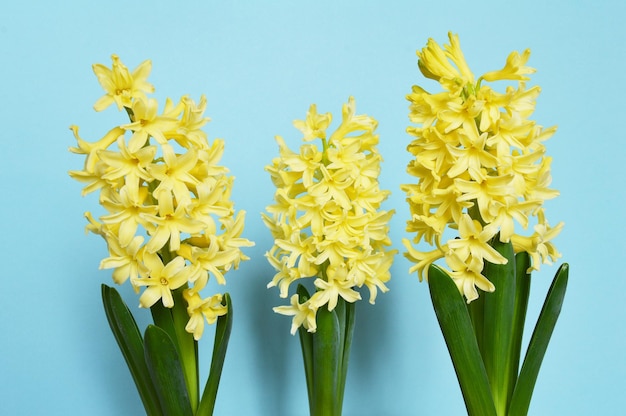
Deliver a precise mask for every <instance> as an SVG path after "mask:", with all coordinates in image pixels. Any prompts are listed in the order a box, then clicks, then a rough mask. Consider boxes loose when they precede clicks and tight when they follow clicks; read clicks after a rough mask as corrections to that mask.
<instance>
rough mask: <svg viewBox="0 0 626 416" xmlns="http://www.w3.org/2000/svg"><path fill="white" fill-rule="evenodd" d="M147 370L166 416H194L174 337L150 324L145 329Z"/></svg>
mask: <svg viewBox="0 0 626 416" xmlns="http://www.w3.org/2000/svg"><path fill="white" fill-rule="evenodd" d="M144 348H145V353H146V364H147V365H148V371H149V372H150V376H151V377H152V381H153V383H154V385H155V387H156V390H157V394H158V396H159V402H160V403H161V408H162V409H163V414H164V415H165V416H193V411H192V410H191V404H190V403H189V394H188V392H187V384H186V382H185V376H184V374H183V369H182V366H181V363H180V358H179V356H178V351H177V349H176V345H175V344H174V341H172V339H171V338H170V336H169V335H168V334H167V333H166V332H165V331H164V330H163V329H161V328H159V327H158V326H155V325H149V326H148V328H146V333H145V345H144Z"/></svg>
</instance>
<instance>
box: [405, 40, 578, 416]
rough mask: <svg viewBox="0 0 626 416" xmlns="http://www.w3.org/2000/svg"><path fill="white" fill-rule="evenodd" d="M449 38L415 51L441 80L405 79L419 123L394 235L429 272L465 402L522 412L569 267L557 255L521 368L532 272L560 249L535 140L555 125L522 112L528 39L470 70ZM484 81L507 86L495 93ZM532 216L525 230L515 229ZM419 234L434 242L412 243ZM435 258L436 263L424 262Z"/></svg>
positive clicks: (484, 410) (529, 91)
mask: <svg viewBox="0 0 626 416" xmlns="http://www.w3.org/2000/svg"><path fill="white" fill-rule="evenodd" d="M449 41H450V43H449V44H446V45H444V47H443V48H441V47H440V46H439V45H438V44H437V43H436V42H435V41H434V40H432V39H429V40H428V43H427V45H426V47H425V48H423V49H422V50H421V51H418V52H417V55H418V58H419V59H418V67H419V69H420V71H421V72H422V74H423V75H424V76H425V77H426V78H429V79H433V80H435V81H437V82H438V83H439V84H440V85H441V87H442V89H443V91H442V92H439V93H435V94H431V93H429V92H427V91H426V90H425V89H423V88H421V87H418V86H414V87H413V91H412V93H411V94H409V95H408V96H407V99H408V100H409V101H410V103H411V105H410V115H409V118H410V120H411V121H412V122H414V123H417V124H419V126H417V127H414V126H411V127H409V128H408V129H407V131H408V133H409V134H410V135H411V136H413V138H414V139H413V141H412V142H411V143H410V144H409V146H408V150H409V152H410V153H411V154H412V155H413V156H414V159H413V160H412V161H411V162H410V163H409V166H408V172H409V173H410V174H411V175H412V176H415V177H417V178H418V182H417V183H416V184H407V185H403V186H402V188H403V190H404V191H405V192H406V193H407V196H408V199H407V201H408V203H409V207H410V210H411V219H410V220H409V221H408V222H407V231H410V232H415V233H416V235H415V237H414V238H413V240H412V241H410V240H408V239H407V240H404V242H403V243H404V245H405V247H406V249H407V252H406V253H405V255H406V257H407V258H409V260H411V261H413V262H414V263H415V265H414V266H413V267H412V268H411V272H417V273H418V276H419V278H420V280H421V279H422V278H426V279H428V281H429V288H430V293H431V299H432V301H433V307H434V309H435V312H436V315H437V318H438V321H439V325H440V327H441V330H442V332H443V335H444V339H445V340H446V344H447V346H448V350H449V352H450V356H451V358H452V361H453V364H454V368H455V371H456V374H457V378H458V381H459V385H460V386H461V391H462V393H463V397H464V399H465V404H466V407H467V410H468V413H469V414H470V415H497V416H505V415H511V414H515V415H524V414H526V413H527V411H528V405H529V403H530V397H531V395H532V388H533V386H534V380H535V379H536V377H537V373H538V371H539V366H540V364H541V361H542V359H543V355H544V353H545V350H546V348H547V344H548V342H549V339H550V335H551V333H552V329H553V328H554V324H555V323H556V319H557V317H558V315H559V312H560V309H561V304H562V301H563V296H564V293H565V288H566V285H567V278H568V266H567V264H564V265H563V266H561V268H560V269H559V271H558V272H557V274H556V276H555V279H554V281H553V289H551V291H550V292H549V293H548V296H547V298H546V304H545V305H546V306H544V310H545V311H546V313H545V314H544V313H542V315H541V316H540V317H539V319H538V321H537V324H536V327H535V328H536V329H535V333H536V334H540V335H538V336H537V337H534V341H531V345H530V346H529V348H528V350H527V353H526V356H525V358H524V364H523V365H522V368H521V370H520V365H519V363H520V359H521V356H522V336H523V331H524V325H525V322H526V310H527V305H528V297H529V293H530V280H531V277H530V274H531V271H532V270H539V267H540V264H541V263H551V262H552V261H554V260H556V259H557V258H559V257H560V254H559V253H558V252H557V250H556V248H555V246H554V244H553V243H552V240H553V239H554V237H555V236H556V235H557V234H558V233H559V232H560V230H561V228H562V227H563V224H562V223H559V224H558V225H557V226H555V227H551V226H550V225H549V224H548V222H547V220H546V217H545V210H544V208H543V202H544V201H545V200H547V199H550V198H554V197H555V196H557V195H558V192H557V191H555V190H553V189H550V188H549V185H550V182H551V177H550V163H551V158H550V157H547V156H545V154H546V148H545V145H544V144H543V142H544V141H545V140H546V139H547V138H549V137H550V136H551V135H552V134H553V133H554V132H555V130H556V128H554V127H551V128H547V129H544V128H543V127H541V126H538V125H537V124H536V123H535V122H534V121H532V120H530V118H529V117H530V116H531V115H532V112H533V110H534V107H535V99H536V97H537V96H538V94H539V91H540V90H539V87H531V88H527V86H526V81H528V80H529V79H530V78H529V77H528V75H529V74H532V73H533V72H535V70H534V69H533V68H530V67H528V66H526V62H527V60H528V58H529V56H530V51H529V50H526V51H524V52H523V53H522V54H520V53H518V52H513V53H511V54H510V55H509V57H508V58H507V61H506V64H505V66H504V67H503V68H502V69H500V70H497V71H491V72H488V73H486V74H483V75H482V76H480V77H479V78H478V79H476V78H475V77H474V74H473V73H472V72H471V71H470V69H469V66H468V65H467V63H466V61H465V58H464V56H463V53H462V51H461V48H460V43H459V39H458V36H456V35H453V34H449ZM493 81H517V86H516V87H513V86H509V87H507V89H506V92H505V93H499V92H496V91H495V90H493V89H492V88H491V86H490V85H488V83H489V82H493ZM531 223H534V224H535V225H534V227H533V230H534V232H532V233H531V234H530V235H525V234H524V233H523V232H522V233H519V232H518V229H517V227H519V226H521V228H522V229H524V230H526V229H528V226H529V225H530V224H531ZM449 234H451V235H452V236H454V237H453V238H451V239H448V240H447V241H445V238H446V236H447V235H449ZM455 234H456V236H455ZM422 242H425V243H427V244H429V245H431V246H434V249H433V250H429V251H422V250H421V248H420V247H417V245H418V244H420V243H422ZM439 259H442V260H443V261H444V262H445V264H446V266H447V268H444V267H440V266H436V265H435V262H436V261H438V260H439ZM463 298H465V300H466V304H464V302H463V301H462V300H463ZM539 328H543V330H541V329H539ZM527 362H528V363H532V364H528V365H527V364H526V363H527ZM524 368H526V369H527V370H524Z"/></svg>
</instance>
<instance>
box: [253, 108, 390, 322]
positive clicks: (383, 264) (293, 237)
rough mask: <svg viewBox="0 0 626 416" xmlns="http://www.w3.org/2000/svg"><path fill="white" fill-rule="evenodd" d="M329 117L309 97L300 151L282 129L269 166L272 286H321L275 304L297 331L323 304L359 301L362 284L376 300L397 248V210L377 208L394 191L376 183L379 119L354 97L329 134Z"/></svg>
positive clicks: (285, 291) (283, 289)
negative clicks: (392, 230)
mask: <svg viewBox="0 0 626 416" xmlns="http://www.w3.org/2000/svg"><path fill="white" fill-rule="evenodd" d="M331 121H332V116H331V114H329V113H327V114H319V113H318V112H317V107H316V106H315V105H312V106H311V107H310V109H309V112H308V114H307V116H306V119H305V120H298V121H295V122H294V126H295V127H296V128H297V129H299V130H300V131H301V132H302V134H303V138H302V140H303V141H304V142H305V143H304V144H303V145H302V146H301V147H300V151H299V152H294V151H291V150H290V149H289V148H288V146H287V144H286V143H285V140H284V139H283V138H282V137H277V138H276V141H277V142H278V148H279V153H280V155H279V157H277V158H275V159H274V160H273V161H272V164H271V165H270V166H268V167H267V168H266V169H267V171H268V172H269V173H270V176H271V178H272V182H273V183H274V184H275V185H276V188H277V189H276V193H275V195H274V200H275V203H274V204H273V205H270V206H268V207H267V214H264V215H263V220H264V222H265V224H266V225H267V226H268V228H269V229H270V230H271V232H272V235H273V237H274V245H273V247H272V248H271V249H270V250H269V251H268V252H267V253H266V257H267V258H268V260H269V262H270V264H271V265H272V266H273V267H274V268H275V269H276V270H277V273H276V274H275V276H274V278H273V279H272V281H271V282H270V283H269V285H268V287H274V286H276V287H278V288H279V291H280V296H281V297H282V298H287V297H288V296H289V289H290V286H291V285H292V283H294V282H299V281H302V279H311V280H310V281H311V282H312V283H313V285H314V287H315V288H316V292H315V293H314V294H313V295H312V296H311V297H310V298H309V299H308V300H307V301H305V302H304V303H300V301H299V300H298V295H293V296H291V302H290V305H285V306H279V307H276V308H274V311H275V312H277V313H280V314H284V315H289V316H293V321H292V327H291V332H292V334H293V333H295V332H296V331H297V329H298V328H299V327H301V326H303V327H304V328H305V329H307V331H309V332H315V331H316V328H317V326H316V321H315V317H316V313H317V311H318V309H319V308H322V307H324V308H327V309H328V310H329V311H332V310H333V309H334V308H335V306H336V305H337V302H338V299H340V298H341V299H343V300H345V301H346V302H349V303H353V302H356V301H357V300H359V299H361V295H360V293H359V292H358V288H360V287H363V286H365V287H367V288H368V289H369V293H370V302H371V303H374V301H375V299H376V295H377V293H378V291H379V290H380V291H382V292H385V291H387V287H386V285H385V283H386V282H388V281H389V279H390V273H389V268H390V267H391V263H392V260H393V256H394V254H395V250H390V249H389V246H390V245H391V241H390V240H389V237H388V230H389V227H388V222H389V219H390V218H391V216H392V214H393V211H381V210H380V207H381V204H382V202H383V201H384V200H385V199H386V198H387V196H388V195H389V192H388V191H384V190H381V189H380V188H379V186H378V175H379V173H380V162H381V161H382V158H381V156H380V154H379V153H378V151H377V149H376V144H377V143H378V136H377V135H376V134H375V133H374V131H375V129H376V126H377V122H376V120H374V119H373V118H371V117H369V116H365V115H356V114H355V102H354V99H353V98H352V97H350V99H349V101H348V103H347V104H345V105H344V106H343V111H342V120H341V123H340V125H339V126H338V127H337V129H336V130H335V131H334V132H333V133H332V134H328V133H327V131H326V130H327V128H328V126H329V125H330V123H331ZM314 140H319V141H320V142H321V143H319V142H318V143H319V145H315V144H313V143H312V142H313V141H314Z"/></svg>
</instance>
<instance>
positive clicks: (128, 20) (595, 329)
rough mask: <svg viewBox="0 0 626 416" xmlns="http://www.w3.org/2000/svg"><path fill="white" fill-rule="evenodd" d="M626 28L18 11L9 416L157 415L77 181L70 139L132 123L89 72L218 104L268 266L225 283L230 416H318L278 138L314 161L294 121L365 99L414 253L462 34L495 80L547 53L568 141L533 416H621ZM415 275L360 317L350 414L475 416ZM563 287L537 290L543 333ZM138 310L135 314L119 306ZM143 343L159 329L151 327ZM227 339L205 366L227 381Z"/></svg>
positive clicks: (595, 14) (442, 7)
mask: <svg viewBox="0 0 626 416" xmlns="http://www.w3.org/2000/svg"><path fill="white" fill-rule="evenodd" d="M625 15H626V8H625V7H624V3H623V2H619V1H604V2H598V1H554V2H549V1H526V2H516V3H507V2H502V1H493V2H465V1H446V2H439V3H438V2H434V1H429V2H421V1H396V2H392V1H384V2H383V1H376V2H375V1H363V2H339V1H337V2H333V1H315V2H313V1H310V2H304V1H302V2H287V1H280V2H278V1H273V2H252V1H248V2H245V1H233V2H217V1H186V2H173V1H169V2H142V1H136V2H130V1H108V2H77V1H74V2H72V1H66V2H47V1H40V2H36V1H28V0H25V1H20V2H17V1H11V2H4V3H3V5H2V6H0V62H1V64H0V80H1V82H0V97H1V98H2V101H3V103H2V105H1V107H2V111H0V126H2V130H1V136H2V138H1V140H2V150H1V151H0V166H1V170H0V175H1V180H0V187H1V190H2V193H1V195H2V196H1V198H2V199H1V201H2V203H1V205H0V225H1V227H0V230H1V231H2V238H1V240H0V253H1V256H2V257H1V263H0V264H2V277H1V279H2V280H1V282H2V285H1V291H0V305H1V306H0V334H2V335H1V336H0V414H2V415H49V416H52V415H64V416H65V415H91V416H99V415H137V414H141V413H142V411H143V410H142V407H141V404H140V402H139V400H138V397H137V395H136V391H135V388H134V385H133V383H132V380H131V378H130V376H129V374H128V372H127V369H126V367H125V364H124V362H123V359H122V356H121V354H120V353H119V351H118V349H117V345H116V344H115V342H114V340H113V337H112V335H111V334H110V331H109V328H108V326H107V323H106V319H105V317H104V314H103V311H102V308H101V301H100V283H102V282H106V283H110V273H109V272H106V271H99V270H98V268H97V267H98V263H99V261H100V259H101V258H102V257H103V256H105V245H104V242H103V241H102V240H101V239H99V238H96V237H95V236H93V235H90V236H86V235H85V234H84V233H83V227H84V225H85V221H84V219H83V217H82V214H83V212H84V211H86V210H97V200H96V198H93V197H92V198H84V199H83V198H81V197H80V190H81V185H80V184H79V183H76V182H74V181H72V180H71V179H70V178H69V177H68V176H67V171H68V170H70V169H79V168H80V167H81V166H82V158H81V157H80V156H76V155H72V154H70V153H69V152H68V151H67V148H68V146H71V145H73V144H74V141H73V137H72V134H71V132H70V131H69V130H68V126H69V125H70V124H78V125H80V126H81V132H82V134H83V135H84V137H86V138H89V139H95V138H98V137H100V136H101V135H103V134H104V132H106V131H107V130H108V129H109V128H111V127H112V126H114V125H117V124H120V123H123V122H125V121H124V114H122V113H117V112H116V111H115V110H114V109H113V108H110V109H109V110H108V111H106V112H104V113H95V112H94V111H93V110H92V105H93V103H94V102H95V100H96V99H97V98H98V97H100V95H101V89H100V86H99V85H98V83H97V81H96V79H95V77H94V76H93V74H92V72H91V64H92V63H95V62H100V63H104V64H106V65H110V55H111V54H112V53H116V54H118V55H119V56H120V57H121V59H122V60H123V61H124V62H125V63H126V64H127V65H128V66H129V67H131V68H134V67H135V66H136V65H137V64H139V63H140V62H141V61H143V60H144V59H152V61H153V71H152V75H151V77H150V79H151V81H152V82H153V84H154V85H155V86H156V88H157V93H156V95H155V96H156V97H157V98H158V99H159V100H160V102H161V103H163V100H164V99H165V97H166V96H170V97H173V98H175V99H177V98H178V97H180V96H181V95H183V94H190V95H192V96H193V97H195V98H198V97H199V96H200V94H206V95H207V97H208V102H209V104H208V107H207V115H208V116H210V117H211V118H212V120H213V121H212V122H211V123H210V124H209V125H208V126H207V128H206V130H207V132H208V133H209V135H210V137H211V138H215V137H221V138H224V139H225V140H226V152H225V156H224V158H223V160H222V161H223V163H224V164H225V165H226V166H228V167H229V168H230V169H231V172H232V174H233V175H234V176H236V178H237V179H236V181H235V188H234V192H233V199H234V200H235V202H236V206H237V208H238V209H245V210H246V211H247V212H248V216H247V224H246V230H245V236H246V237H247V238H249V239H251V240H254V241H255V242H256V246H255V247H254V248H252V249H248V250H247V254H249V255H250V257H251V258H252V260H251V261H249V262H246V263H244V264H243V265H242V267H241V269H240V270H239V271H237V272H233V273H231V274H229V275H228V276H227V279H228V286H227V290H229V291H230V292H231V294H232V296H233V299H234V303H235V314H236V315H235V324H234V329H233V333H232V339H231V345H230V349H229V351H228V355H227V360H226V364H225V367H224V375H223V378H222V384H221V386H220V391H219V398H218V404H217V409H216V410H217V411H216V414H217V415H268V416H270V415H271V416H281V415H288V416H292V415H306V413H307V410H306V409H307V402H306V400H307V399H306V388H305V384H304V376H303V370H302V363H301V356H300V350H299V344H298V339H297V337H292V336H291V335H289V326H290V321H289V319H288V318H286V317H282V316H278V315H275V314H274V313H273V312H272V310H271V307H272V306H274V305H277V304H280V303H281V300H280V299H279V298H278V293H277V291H276V290H267V289H266V288H265V286H266V284H267V282H268V281H269V280H270V279H271V276H272V274H273V272H272V270H271V268H270V267H269V265H268V264H267V262H266V261H265V259H264V257H263V254H264V252H265V251H266V250H267V249H268V248H269V247H270V246H271V238H270V235H269V232H268V231H267V230H266V228H265V227H264V225H263V223H262V222H261V219H260V212H261V211H263V210H264V207H265V206H266V205H267V204H269V203H270V202H271V198H272V194H273V191H274V189H273V187H272V185H271V183H270V181H269V178H268V175H267V174H266V173H265V172H264V171H263V168H264V166H265V165H266V164H268V163H269V162H270V160H271V159H272V157H274V156H275V155H276V154H277V146H276V144H275V142H274V140H273V137H274V135H277V134H280V135H283V136H284V137H285V138H286V139H287V140H288V142H289V143H290V144H291V145H292V147H296V146H297V144H298V140H299V138H300V135H299V132H298V131H297V130H295V129H294V128H293V126H292V124H291V123H292V121H293V120H294V119H298V118H303V117H304V116H305V114H306V111H307V109H308V107H309V105H310V104H311V103H317V105H318V108H319V110H320V111H322V112H327V111H330V112H333V113H334V114H335V115H338V114H339V113H340V109H341V105H342V103H344V102H345V101H346V100H347V98H348V96H350V95H353V96H355V97H356V102H357V111H358V112H359V113H366V114H369V115H372V116H374V117H375V118H377V119H378V121H379V129H378V132H379V134H380V141H381V143H380V147H379V148H380V151H381V153H382V154H383V156H384V158H385V163H384V165H383V171H382V176H381V182H382V185H383V187H384V188H386V189H390V190H392V191H393V196H392V197H391V198H390V199H389V200H388V201H387V203H386V205H385V207H386V208H387V209H391V208H394V209H396V210H397V213H396V215H395V216H394V218H393V221H392V224H391V228H392V231H391V237H392V239H393V241H394V245H395V246H396V247H397V248H399V249H400V250H401V251H402V247H401V245H400V240H401V239H402V238H403V237H406V236H407V233H406V232H405V231H404V224H405V221H406V219H407V218H408V208H407V207H406V204H405V202H404V195H403V193H402V192H401V191H400V190H399V185H400V184H401V183H405V182H409V181H411V178H410V177H408V175H407V174H406V173H405V165H406V163H407V162H408V161H409V159H410V156H409V154H408V153H407V152H406V151H405V147H406V145H407V143H408V142H409V140H410V138H409V136H407V134H406V133H405V128H406V126H407V125H408V124H409V123H408V119H407V102H406V100H405V95H406V94H407V93H408V92H409V91H410V88H411V85H413V84H416V83H423V82H424V79H423V77H422V76H421V74H420V73H419V71H418V70H417V65H416V63H417V60H416V56H415V50H416V49H419V48H421V47H423V46H424V45H425V43H426V40H427V39H428V38H429V37H433V38H435V39H436V40H437V41H438V42H440V43H443V42H445V41H446V40H447V38H446V34H447V32H448V31H453V32H456V33H458V34H459V35H460V39H461V44H462V46H463V50H464V52H465V55H466V57H467V60H468V61H469V63H470V65H471V67H472V69H473V70H474V72H475V73H477V74H479V73H482V72H485V71H487V70H493V69H498V68H500V67H501V66H502V64H503V63H504V60H505V58H506V56H507V55H508V53H509V52H510V51H512V50H520V51H521V50H523V49H525V48H531V49H532V55H531V59H530V62H529V64H530V65H531V66H534V67H536V68H537V69H538V72H537V73H536V74H535V75H534V76H533V78H532V83H533V84H539V85H541V87H542V94H541V95H540V97H539V100H538V105H537V110H536V113H535V116H534V119H535V120H537V121H538V123H539V124H542V125H545V126H549V125H553V124H558V125H559V130H558V132H557V134H556V135H555V136H554V137H553V138H552V139H551V140H549V141H548V142H547V147H548V152H549V154H550V155H551V156H553V157H554V163H553V177H554V181H553V186H554V187H555V188H557V189H559V190H560V191H561V196H560V197H559V198H558V199H556V200H553V201H550V202H549V203H548V204H547V214H548V218H549V219H550V221H551V223H553V224H556V223H557V222H558V221H560V220H562V221H565V224H566V226H565V229H564V230H563V233H562V234H561V236H560V237H558V239H557V241H556V243H557V245H558V247H559V248H560V250H561V251H562V253H563V255H564V258H563V259H564V260H566V261H568V262H570V264H571V275H570V286H569V289H568V293H567V296H566V299H565V305H564V309H563V313H562V315H561V319H560V321H559V323H558V325H557V328H556V331H555V333H554V337H553V340H552V343H551V345H550V347H549V349H548V353H547V355H546V358H545V361H544V364H543V368H542V370H541V372H540V374H539V380H538V382H537V386H536V390H535V395H534V398H533V402H532V404H531V414H534V415H589V414H597V415H601V414H602V415H609V414H618V413H619V412H620V411H621V410H623V409H624V408H626V400H625V399H624V397H625V396H624V394H623V392H624V378H625V376H626V359H625V358H624V357H625V354H624V351H625V350H626V340H625V338H626V337H625V329H624V322H625V321H626V313H625V309H624V292H625V289H626V288H625V287H624V276H623V275H624V273H623V267H622V266H621V262H622V261H623V260H624V255H625V254H626V253H625V250H624V238H623V237H624V233H625V231H626V230H625V227H624V224H625V221H624V214H625V212H624V203H625V202H626V201H625V198H624V184H623V181H624V177H625V175H624V166H625V164H626V160H625V157H624V148H625V146H624V139H625V137H624V127H623V120H624V115H623V112H624V110H623V109H624V104H623V102H624V96H625V95H626V89H625V87H624V67H625V66H626V53H625V52H626V49H625V47H624V40H625V39H626V30H625V29H624V28H625V25H624V22H623V18H624V16H625ZM409 266H410V264H409V263H408V261H406V260H405V259H404V258H403V257H402V256H401V255H398V256H397V257H396V261H395V263H394V266H393V269H392V273H393V278H392V281H391V282H390V284H389V287H390V289H391V290H390V292H389V293H387V294H385V295H380V296H379V298H378V302H377V304H376V305H375V306H371V305H369V304H367V302H362V303H360V304H359V305H358V316H357V326H356V340H355V343H354V346H353V355H352V361H351V365H350V370H349V377H348V382H347V388H346V389H347V391H346V396H345V414H346V415H347V416H352V415H360V416H368V415H372V416H374V415H383V416H404V415H418V414H423V415H460V414H463V413H464V405H463V400H462V396H461V393H460V390H459V388H458V385H457V384H456V378H455V375H454V371H453V368H452V365H451V363H450V360H449V357H448V353H447V350H446V348H445V344H444V342H443V338H442V336H441V334H440V331H439V328H438V326H437V323H436V320H435V316H434V313H433V311H432V306H431V304H430V299H429V296H428V288H427V285H426V283H418V280H417V277H416V276H413V275H409V274H408V272H407V270H408V268H409ZM555 271H556V267H555V266H553V267H549V266H544V267H543V268H542V271H541V273H538V274H536V278H535V280H534V284H533V288H532V294H531V296H532V300H531V305H530V314H531V317H532V319H534V317H536V315H537V313H538V311H539V309H540V306H541V302H542V299H543V296H544V294H545V291H546V289H547V287H548V285H549V281H550V280H551V277H552V275H553V274H554V272H555ZM121 291H122V293H123V295H124V297H125V298H126V299H127V301H128V302H129V303H130V304H131V306H133V307H134V305H135V304H136V303H137V298H136V297H135V295H134V294H133V293H132V291H131V290H129V288H128V287H127V286H124V287H122V288H121ZM139 316H140V322H141V324H142V325H145V324H146V322H147V314H146V311H140V312H139ZM211 339H212V338H211V333H208V334H206V335H205V339H204V340H203V343H202V344H201V352H202V354H203V358H204V359H205V361H204V362H203V366H202V371H203V372H206V371H207V366H208V362H207V361H208V359H209V354H210V345H211Z"/></svg>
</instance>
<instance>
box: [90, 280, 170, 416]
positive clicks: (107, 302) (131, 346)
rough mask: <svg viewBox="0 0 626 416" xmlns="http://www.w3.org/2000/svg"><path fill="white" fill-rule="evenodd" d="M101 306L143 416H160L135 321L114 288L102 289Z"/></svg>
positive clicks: (106, 287) (157, 400) (105, 287)
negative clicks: (140, 403) (134, 389)
mask: <svg viewBox="0 0 626 416" xmlns="http://www.w3.org/2000/svg"><path fill="white" fill-rule="evenodd" d="M102 303H103V305H104V311H105V313H106V316H107V320H108V321H109V326H110V327H111V331H112V332H113V335H114V336H115V340H116V341H117V344H118V345H119V347H120V350H121V352H122V355H123V356H124V359H125V360H126V364H127V365H128V369H129V370H130V373H131V375H132V377H133V380H134V381H135V385H136V386H137V391H138V392H139V396H140V397H141V401H142V402H143V406H144V408H145V410H146V413H147V415H148V416H160V415H162V412H161V408H160V404H159V399H158V396H157V393H156V390H155V388H154V385H153V384H152V379H151V377H150V374H149V372H148V367H147V366H146V360H145V356H144V347H143V338H142V336H141V333H140V332H139V328H138V327H137V323H136V322H135V318H133V315H132V314H131V312H130V310H129V309H128V307H127V306H126V304H125V303H124V301H123V300H122V298H121V296H120V294H119V293H118V291H117V290H116V289H115V288H112V287H109V286H107V285H102Z"/></svg>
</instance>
